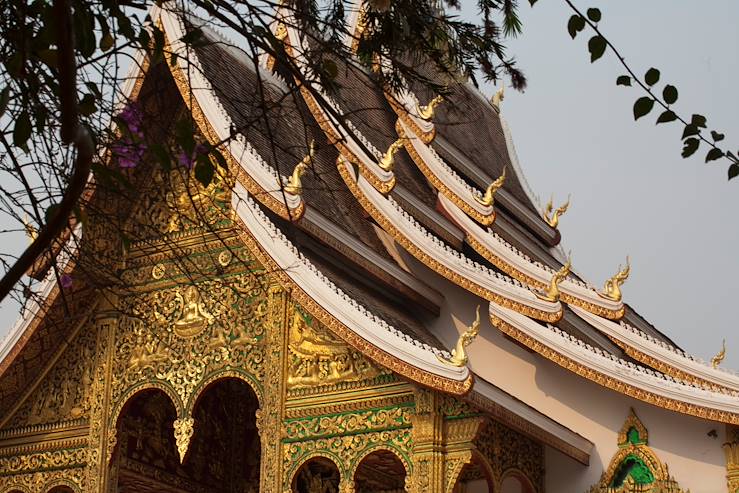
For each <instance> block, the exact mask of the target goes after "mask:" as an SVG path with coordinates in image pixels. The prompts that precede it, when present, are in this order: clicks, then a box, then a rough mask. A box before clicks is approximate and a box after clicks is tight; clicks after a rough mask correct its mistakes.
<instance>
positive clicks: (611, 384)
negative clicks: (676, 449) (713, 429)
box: [490, 314, 739, 424]
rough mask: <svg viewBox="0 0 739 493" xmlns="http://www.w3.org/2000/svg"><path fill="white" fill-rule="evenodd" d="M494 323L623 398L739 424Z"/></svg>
mask: <svg viewBox="0 0 739 493" xmlns="http://www.w3.org/2000/svg"><path fill="white" fill-rule="evenodd" d="M490 322H491V323H492V324H493V325H494V326H496V327H498V329H500V331H501V332H503V333H504V334H506V335H508V336H510V337H512V338H513V339H515V340H517V341H518V342H520V343H521V344H523V345H524V346H526V347H528V348H530V349H532V350H534V351H536V352H537V353H539V354H541V355H542V356H544V357H545V358H547V359H548V360H550V361H553V362H554V363H557V364H558V365H559V366H561V367H563V368H566V369H568V370H570V371H572V372H573V373H576V374H577V375H580V376H581V377H583V378H586V379H588V380H590V381H592V382H595V383H597V384H599V385H602V386H604V387H606V388H608V389H611V390H615V391H616V392H620V393H621V394H624V395H627V396H629V397H633V398H635V399H639V400H640V401H644V402H646V403H649V404H652V405H654V406H657V407H661V408H663V409H668V410H670V411H675V412H679V413H682V414H687V415H690V416H697V417H699V418H703V419H709V420H712V421H720V422H722V423H730V424H739V414H735V413H730V412H727V411H720V410H718V409H711V408H708V407H704V406H697V405H695V404H688V403H686V402H682V401H678V400H676V399H672V398H669V397H663V396H660V395H657V394H655V393H653V392H649V391H646V390H643V389H640V388H638V387H634V386H633V385H630V384H627V383H624V382H622V381H620V380H617V379H615V378H613V377H611V376H608V375H605V374H603V373H601V372H599V371H597V370H594V369H592V368H589V367H587V366H584V365H582V364H580V363H578V362H576V361H574V360H572V359H571V358H569V357H567V356H564V355H563V354H561V353H559V352H557V351H555V350H554V349H552V348H550V347H549V346H546V345H544V344H542V343H541V342H539V341H537V340H536V339H534V338H533V337H531V336H529V335H528V334H525V333H524V332H522V331H521V330H519V329H517V328H516V327H514V326H513V325H511V324H509V323H508V322H505V321H504V320H503V319H501V318H500V317H497V316H495V315H493V314H490Z"/></svg>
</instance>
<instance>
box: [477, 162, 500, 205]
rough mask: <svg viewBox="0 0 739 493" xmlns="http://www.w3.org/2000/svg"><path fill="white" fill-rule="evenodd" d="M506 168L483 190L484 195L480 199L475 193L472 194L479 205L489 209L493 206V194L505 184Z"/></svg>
mask: <svg viewBox="0 0 739 493" xmlns="http://www.w3.org/2000/svg"><path fill="white" fill-rule="evenodd" d="M506 168H507V167H506V166H504V167H503V174H501V175H500V176H499V177H498V178H497V179H496V180H494V181H493V182H492V183H491V184H490V185H488V188H487V189H486V190H485V195H483V196H482V197H480V196H479V195H477V194H476V193H473V194H472V196H473V197H474V198H475V200H476V201H477V202H478V203H479V204H480V205H483V206H485V207H491V206H492V205H493V202H494V201H495V192H497V191H498V190H499V189H500V188H501V187H502V186H503V184H504V183H505V174H506Z"/></svg>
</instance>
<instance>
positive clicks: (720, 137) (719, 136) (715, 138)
mask: <svg viewBox="0 0 739 493" xmlns="http://www.w3.org/2000/svg"><path fill="white" fill-rule="evenodd" d="M0 115H2V112H0ZM724 137H725V135H724V134H720V133H718V132H717V131H715V130H711V138H712V139H713V141H714V142H719V141H721V140H724Z"/></svg>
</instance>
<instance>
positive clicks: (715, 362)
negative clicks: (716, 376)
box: [711, 339, 726, 368]
mask: <svg viewBox="0 0 739 493" xmlns="http://www.w3.org/2000/svg"><path fill="white" fill-rule="evenodd" d="M724 358H726V339H724V340H723V342H721V351H719V352H718V353H717V354H716V356H714V357H713V358H711V366H712V367H714V368H718V365H720V364H721V362H722V361H723V360H724Z"/></svg>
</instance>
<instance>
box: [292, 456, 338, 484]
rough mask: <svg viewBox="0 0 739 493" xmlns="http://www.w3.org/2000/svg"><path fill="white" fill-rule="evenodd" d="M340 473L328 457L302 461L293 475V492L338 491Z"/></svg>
mask: <svg viewBox="0 0 739 493" xmlns="http://www.w3.org/2000/svg"><path fill="white" fill-rule="evenodd" d="M340 480H341V475H340V474H339V468H338V467H336V464H334V463H333V461H331V460H330V459H327V458H325V457H314V458H312V459H310V460H308V461H306V462H305V463H303V464H302V465H301V466H300V468H299V469H298V470H297V472H296V473H295V475H294V476H293V482H292V488H291V489H292V491H293V493H338V491H339V481H340Z"/></svg>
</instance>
